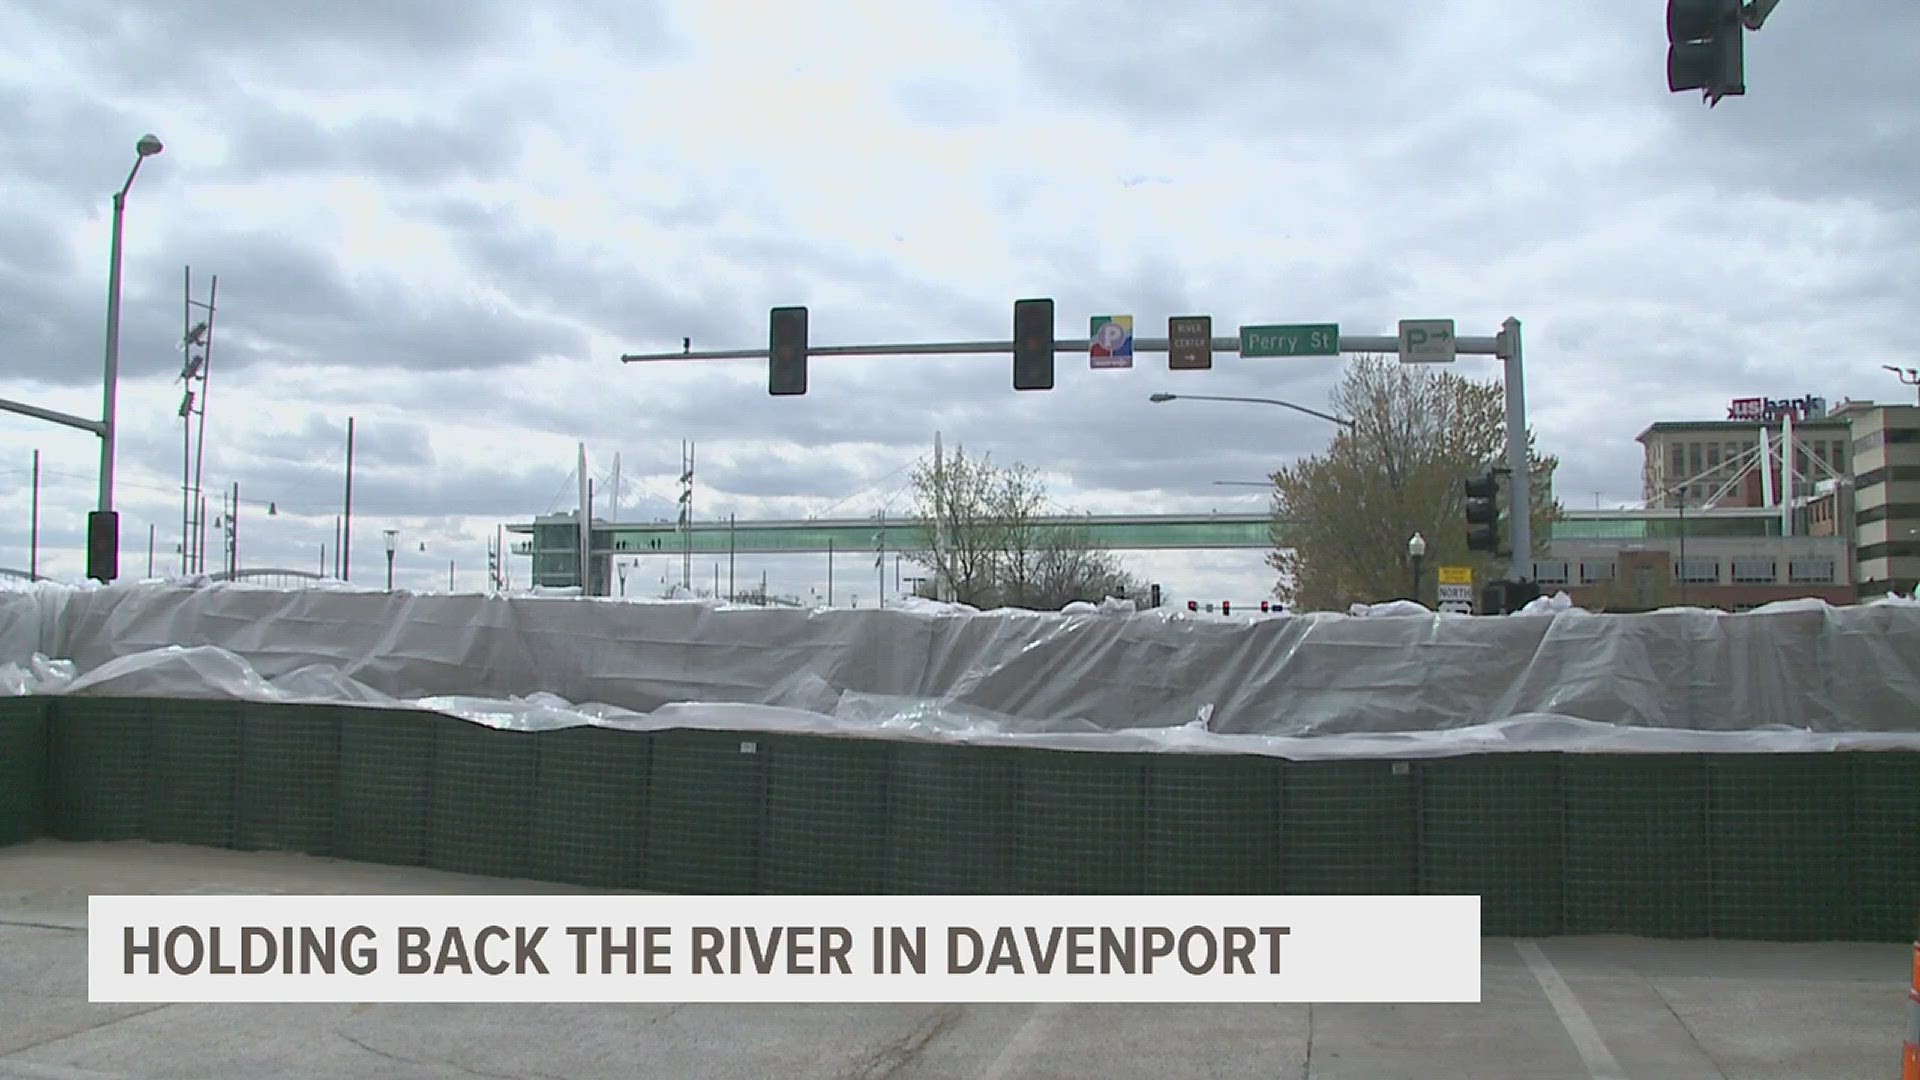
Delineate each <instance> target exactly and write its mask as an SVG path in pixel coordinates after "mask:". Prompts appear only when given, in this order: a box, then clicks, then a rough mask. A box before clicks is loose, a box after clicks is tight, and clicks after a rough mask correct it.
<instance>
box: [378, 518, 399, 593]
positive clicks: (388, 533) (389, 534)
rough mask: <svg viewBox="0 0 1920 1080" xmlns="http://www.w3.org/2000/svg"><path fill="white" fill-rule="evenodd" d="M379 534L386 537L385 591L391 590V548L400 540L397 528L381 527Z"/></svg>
mask: <svg viewBox="0 0 1920 1080" xmlns="http://www.w3.org/2000/svg"><path fill="white" fill-rule="evenodd" d="M380 535H382V536H384V537H386V538H387V591H388V592H392V591H393V549H394V547H395V546H397V545H398V544H399V542H400V530H399V529H383V530H381V533H380Z"/></svg>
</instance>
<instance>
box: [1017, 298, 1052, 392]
mask: <svg viewBox="0 0 1920 1080" xmlns="http://www.w3.org/2000/svg"><path fill="white" fill-rule="evenodd" d="M1013 388H1014V389H1015V390H1051V389H1053V301H1051V300H1015V301H1014V302H1013Z"/></svg>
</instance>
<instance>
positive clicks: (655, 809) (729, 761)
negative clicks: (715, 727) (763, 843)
mask: <svg viewBox="0 0 1920 1080" xmlns="http://www.w3.org/2000/svg"><path fill="white" fill-rule="evenodd" d="M650 738H652V740H653V762H652V766H653V767H652V770H651V772H650V774H649V775H650V780H649V784H648V795H649V796H650V799H649V801H648V806H647V860H646V863H645V865H644V867H643V873H642V876H641V881H642V884H643V885H644V887H645V888H647V889H650V890H656V891H660V892H679V893H714V894H722V893H726V894H733V893H751V892H758V891H760V888H759V886H760V881H759V877H760V875H759V862H760V837H761V834H762V833H763V832H764V831H765V820H764V819H765V816H766V806H767V775H766V774H767V770H766V760H767V755H766V754H765V753H764V750H765V749H766V746H767V737H766V736H765V735H761V734H757V733H754V732H742V733H737V734H736V733H732V732H715V731H691V730H685V731H663V732H659V733H657V734H654V735H652V736H650Z"/></svg>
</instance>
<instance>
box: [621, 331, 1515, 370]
mask: <svg viewBox="0 0 1920 1080" xmlns="http://www.w3.org/2000/svg"><path fill="white" fill-rule="evenodd" d="M1092 344H1093V343H1092V342H1091V341H1089V340H1088V339H1086V338H1055V339H1054V342H1053V351H1054V352H1056V353H1083V352H1086V351H1087V350H1088V349H1089V348H1091V347H1092ZM1170 348H1171V346H1170V344H1169V342H1168V340H1167V339H1166V338H1134V339H1133V351H1134V352H1136V353H1164V352H1168V351H1169V350H1170ZM1340 349H1341V351H1342V352H1377V353H1398V352H1399V351H1400V339H1399V338H1397V337H1345V336H1343V337H1341V339H1340ZM1012 351H1013V342H1012V341H1011V340H1008V341H936V342H915V343H909V344H900V345H810V346H808V347H807V355H809V356H978V355H983V354H990V353H1010V352H1012ZM1213 351H1214V352H1223V353H1237V352H1239V351H1240V339H1239V338H1238V337H1215V338H1214V339H1213ZM1455 351H1457V352H1461V353H1466V354H1469V355H1475V354H1477V355H1481V356H1499V355H1501V352H1500V339H1499V338H1497V337H1462V338H1459V339H1457V340H1456V342H1455ZM767 358H768V356H767V350H766V349H765V348H759V349H717V350H710V351H705V352H698V351H693V350H683V351H681V352H663V353H628V354H625V355H623V356H621V357H620V362H621V363H623V364H640V363H647V362H650V361H656V360H765V359H767ZM1274 359H1279V358H1274ZM1300 359H1308V357H1301V358H1300Z"/></svg>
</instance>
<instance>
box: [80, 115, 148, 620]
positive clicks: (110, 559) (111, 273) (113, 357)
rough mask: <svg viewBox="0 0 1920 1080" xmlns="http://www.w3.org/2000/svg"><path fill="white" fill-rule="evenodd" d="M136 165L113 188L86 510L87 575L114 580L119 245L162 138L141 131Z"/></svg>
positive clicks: (116, 570) (117, 525) (116, 549)
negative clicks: (94, 486) (101, 364)
mask: <svg viewBox="0 0 1920 1080" xmlns="http://www.w3.org/2000/svg"><path fill="white" fill-rule="evenodd" d="M134 150H135V152H136V153H135V157H134V159H133V169H132V170H131V171H130V172H128V173H127V182H126V183H124V184H122V185H120V190H119V191H116V192H114V193H113V241H112V250H111V252H110V254H109V255H108V260H109V261H108V267H107V361H106V372H105V380H104V381H105V384H106V385H105V386H104V388H103V389H102V390H101V405H100V508H99V509H98V510H96V511H94V512H93V513H92V514H89V515H88V516H87V576H88V577H90V578H94V579H96V580H98V581H103V582H105V581H112V580H114V579H115V578H117V577H119V576H120V515H119V514H118V513H117V512H115V510H114V508H113V456H114V455H113V452H114V444H115V442H116V436H117V435H118V432H117V431H116V428H117V427H118V421H117V417H116V415H115V410H116V406H117V400H118V395H119V386H120V250H121V237H122V235H123V232H124V226H125V221H126V214H127V192H128V191H129V190H130V189H132V187H133V178H134V177H136V176H138V175H140V163H141V162H143V161H145V160H146V159H148V158H150V157H152V156H153V155H155V154H157V153H159V152H160V150H161V144H160V140H159V138H157V137H156V136H153V135H142V136H141V137H140V141H139V142H137V143H135V144H134Z"/></svg>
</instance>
